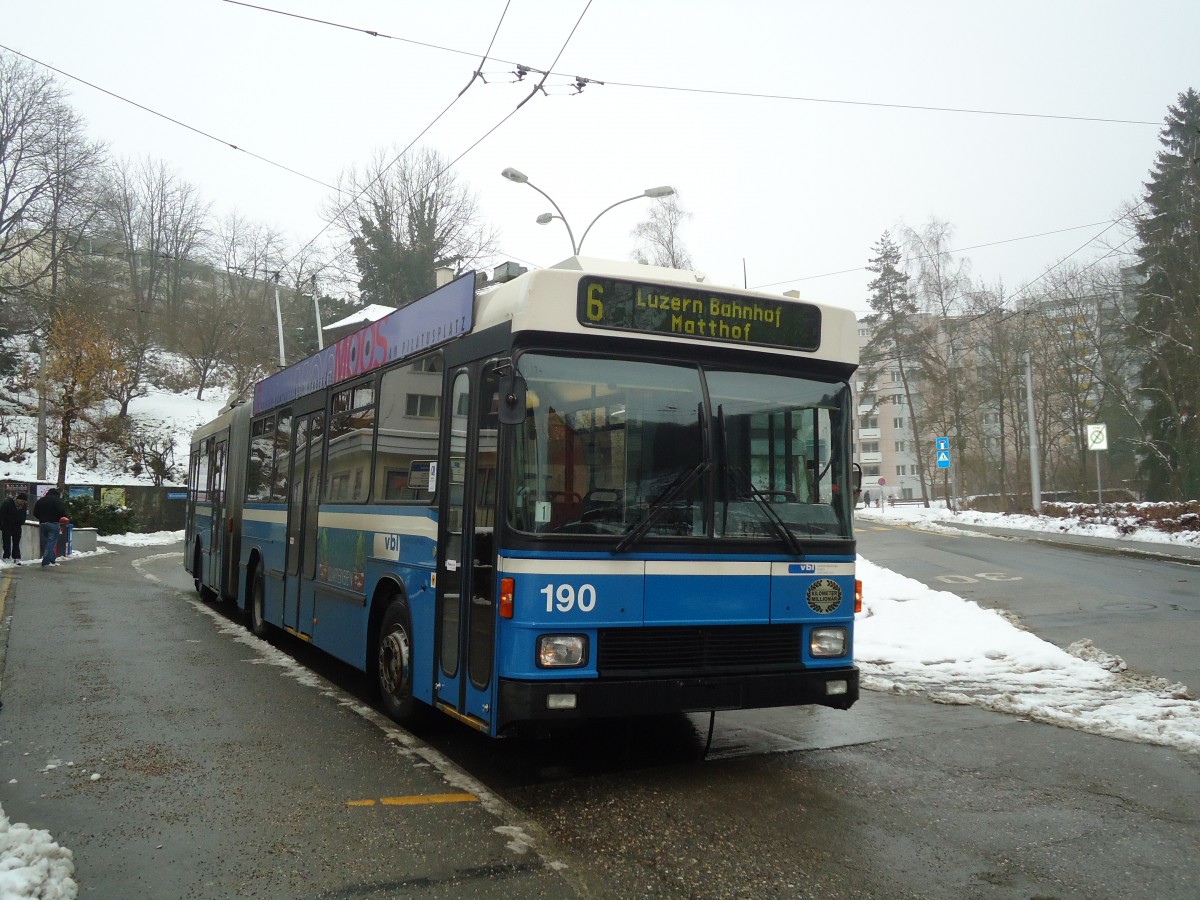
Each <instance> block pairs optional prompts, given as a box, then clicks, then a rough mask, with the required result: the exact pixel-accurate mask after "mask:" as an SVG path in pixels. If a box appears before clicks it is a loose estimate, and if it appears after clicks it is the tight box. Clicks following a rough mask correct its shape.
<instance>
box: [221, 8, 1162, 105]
mask: <svg viewBox="0 0 1200 900" xmlns="http://www.w3.org/2000/svg"><path fill="white" fill-rule="evenodd" d="M224 2H226V3H231V4H233V5H235V6H245V7H248V8H250V9H256V10H259V11H260V12H266V13H271V14H274V15H279V16H286V17H288V18H293V19H301V20H304V21H307V22H313V23H315V24H319V25H327V26H329V27H331V28H340V29H345V30H348V31H356V32H359V33H361V34H366V35H370V36H371V37H378V38H384V39H386V40H391V41H401V42H403V43H407V44H413V45H414V46H418V47H425V48H427V49H431V50H440V51H442V52H444V53H456V54H461V55H463V56H475V55H476V54H474V53H471V52H470V51H467V50H461V49H459V48H456V47H447V46H444V45H441V44H431V43H428V42H425V41H417V40H413V39H411V38H403V37H399V36H397V35H391V34H385V33H384V32H381V31H375V30H373V29H369V28H361V27H358V26H355V25H346V24H344V23H341V22H335V21H332V20H330V19H318V18H315V17H313V16H304V15H300V14H299V13H292V12H287V11H286V10H281V9H276V8H273V7H269V6H262V5H259V4H254V3H246V2H245V0H224ZM489 49H490V48H489ZM492 59H495V60H496V61H497V62H501V63H505V64H506V65H511V66H518V67H521V66H522V64H521V63H519V62H516V61H513V60H507V59H502V58H500V57H492ZM556 65H558V60H557V59H556V60H555V61H554V63H553V64H552V65H551V66H550V69H549V70H548V71H546V72H544V73H541V74H543V76H544V77H543V80H544V78H545V77H549V76H551V75H554V76H558V77H561V78H569V79H571V80H572V81H579V80H582V81H583V82H586V83H590V84H601V85H609V86H611V87H623V88H634V89H638V90H651V91H674V92H680V93H691V94H709V95H714V96H724V97H742V98H746V99H754V100H785V101H790V102H795V103H830V104H837V105H843V106H866V107H878V108H882V109H906V110H913V111H916V112H941V113H958V114H966V115H981V116H1008V117H1013V118H1026V119H1051V120H1060V121H1066V122H1096V123H1102V124H1109V125H1153V126H1155V127H1158V126H1161V125H1162V123H1161V122H1150V121H1145V120H1142V119H1116V118H1108V117H1104V116H1073V115H1064V114H1057V113H1032V112H1022V111H1017V110H1001V109H983V108H975V107H958V106H933V105H927V104H917V103H886V102H882V101H876V100H846V99H840V98H835V97H810V96H801V95H795V94H772V93H765V92H758V91H734V90H728V89H721V88H700V87H690V86H686V85H666V84H643V83H638V82H632V81H613V80H611V79H597V78H583V79H580V77H579V76H577V75H568V74H566V73H564V72H555V71H554V66H556ZM525 68H528V67H525ZM532 71H539V72H540V70H536V69H535V70H532Z"/></svg>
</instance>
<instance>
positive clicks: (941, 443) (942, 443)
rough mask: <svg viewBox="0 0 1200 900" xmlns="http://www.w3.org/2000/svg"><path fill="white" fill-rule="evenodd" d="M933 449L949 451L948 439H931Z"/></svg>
mask: <svg viewBox="0 0 1200 900" xmlns="http://www.w3.org/2000/svg"><path fill="white" fill-rule="evenodd" d="M933 449H935V450H949V449H950V438H948V437H940V438H934V439H933Z"/></svg>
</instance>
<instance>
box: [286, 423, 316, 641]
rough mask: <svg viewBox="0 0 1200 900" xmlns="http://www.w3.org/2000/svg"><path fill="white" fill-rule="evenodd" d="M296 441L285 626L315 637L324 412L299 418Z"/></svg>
mask: <svg viewBox="0 0 1200 900" xmlns="http://www.w3.org/2000/svg"><path fill="white" fill-rule="evenodd" d="M293 421H294V423H295V424H294V431H293V440H292V480H291V490H290V492H289V494H288V516H287V561H286V564H285V568H284V571H285V573H286V577H285V585H284V594H283V627H284V628H285V629H288V630H290V631H292V632H294V633H295V634H298V635H300V636H301V637H307V636H309V635H311V634H312V620H313V593H312V585H311V580H312V575H313V570H314V567H315V565H316V538H317V498H318V494H319V485H320V480H321V458H322V437H323V436H324V421H325V415H324V413H319V412H318V413H313V414H312V415H309V416H296V417H295V419H294V420H293Z"/></svg>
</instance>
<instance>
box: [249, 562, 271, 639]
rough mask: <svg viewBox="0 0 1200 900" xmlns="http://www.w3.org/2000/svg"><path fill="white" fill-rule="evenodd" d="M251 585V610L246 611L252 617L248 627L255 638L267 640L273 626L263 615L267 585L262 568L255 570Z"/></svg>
mask: <svg viewBox="0 0 1200 900" xmlns="http://www.w3.org/2000/svg"><path fill="white" fill-rule="evenodd" d="M251 585H252V587H251V589H250V608H249V609H248V610H247V611H246V612H247V613H248V615H249V617H250V622H249V625H248V627H249V629H250V633H251V634H252V635H254V636H255V637H257V638H265V637H266V636H267V635H268V634H270V632H271V626H270V625H269V624H268V623H267V620H266V617H265V616H264V615H263V606H264V604H265V603H266V585H265V584H264V583H263V573H262V566H258V567H256V568H255V570H254V577H253V578H252V579H251Z"/></svg>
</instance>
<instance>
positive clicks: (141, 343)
mask: <svg viewBox="0 0 1200 900" xmlns="http://www.w3.org/2000/svg"><path fill="white" fill-rule="evenodd" d="M109 181H110V184H109V191H108V204H107V205H108V213H109V216H110V220H111V224H112V227H113V230H114V233H115V237H116V238H117V239H118V241H119V242H120V243H121V245H122V247H123V253H124V258H125V263H126V270H127V277H128V281H127V283H128V286H129V292H130V299H131V302H132V306H131V307H130V308H129V309H128V310H127V311H126V312H127V313H128V315H126V316H125V317H124V318H125V322H126V324H125V337H126V341H127V346H128V347H129V348H130V351H131V357H130V359H129V361H128V362H129V365H128V366H127V368H126V373H127V377H126V379H125V380H124V381H123V382H122V383H120V384H118V385H116V386H115V387H116V390H115V392H114V396H113V399H114V400H116V401H117V402H118V403H119V404H120V415H121V416H122V417H124V416H127V415H128V413H129V402H130V400H132V399H133V398H134V397H138V396H141V395H142V393H143V392H144V387H143V380H142V379H143V375H144V372H145V365H146V357H147V354H148V353H149V351H150V349H151V347H152V345H153V342H154V338H155V335H156V334H157V333H158V331H159V330H160V329H158V328H157V325H158V324H159V322H166V321H170V318H169V316H170V309H171V304H169V303H168V302H167V299H166V298H167V297H168V296H169V295H170V294H171V289H172V285H173V284H175V287H176V288H177V286H178V285H177V281H178V273H179V260H180V258H181V257H180V254H183V253H188V252H191V251H192V250H193V249H195V247H196V246H197V243H198V241H199V239H200V236H201V235H202V233H203V229H204V220H205V216H206V215H207V212H208V207H207V206H206V205H205V204H203V203H202V202H201V200H200V198H199V194H198V191H197V190H196V188H195V187H194V186H193V185H191V184H189V183H187V182H186V181H183V180H182V179H180V178H179V177H178V176H177V175H176V174H175V173H173V172H171V171H170V170H169V169H168V168H167V166H166V164H165V163H162V162H155V161H153V160H150V159H145V160H142V161H141V162H138V163H133V162H129V161H123V162H121V163H119V164H117V165H115V166H114V167H113V168H112V170H111V172H110V178H109ZM172 276H175V280H174V281H173V279H172ZM174 305H175V306H176V307H177V306H178V302H177V300H176V301H175V304H174Z"/></svg>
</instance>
